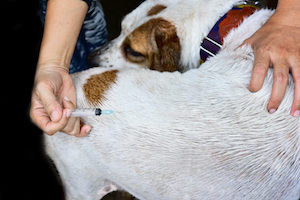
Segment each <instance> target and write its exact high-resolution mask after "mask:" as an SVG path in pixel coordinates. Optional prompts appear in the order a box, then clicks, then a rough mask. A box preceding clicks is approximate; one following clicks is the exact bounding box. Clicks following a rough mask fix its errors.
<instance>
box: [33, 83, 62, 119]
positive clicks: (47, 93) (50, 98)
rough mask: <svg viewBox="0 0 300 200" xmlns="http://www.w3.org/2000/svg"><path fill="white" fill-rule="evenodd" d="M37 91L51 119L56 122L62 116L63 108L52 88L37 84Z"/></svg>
mask: <svg viewBox="0 0 300 200" xmlns="http://www.w3.org/2000/svg"><path fill="white" fill-rule="evenodd" d="M37 93H38V94H39V95H38V96H39V98H40V100H41V102H42V104H43V106H44V109H45V111H46V113H47V114H48V115H49V117H50V119H51V121H53V122H58V121H59V120H60V119H61V118H62V114H63V110H62V106H61V104H60V103H59V102H58V100H57V97H56V96H55V94H54V92H53V89H51V88H50V87H49V86H47V85H43V84H40V85H39V86H37Z"/></svg>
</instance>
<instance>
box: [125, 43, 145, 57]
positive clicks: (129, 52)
mask: <svg viewBox="0 0 300 200" xmlns="http://www.w3.org/2000/svg"><path fill="white" fill-rule="evenodd" d="M124 51H125V53H126V54H127V55H130V56H133V57H143V58H144V57H145V56H144V55H143V54H141V53H140V52H137V51H134V50H133V49H132V48H131V47H130V46H129V45H126V46H125V47H124Z"/></svg>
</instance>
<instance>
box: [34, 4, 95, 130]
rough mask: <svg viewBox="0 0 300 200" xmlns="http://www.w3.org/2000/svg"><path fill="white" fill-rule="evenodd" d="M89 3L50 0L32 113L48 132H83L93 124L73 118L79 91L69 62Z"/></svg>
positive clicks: (38, 123)
mask: <svg viewBox="0 0 300 200" xmlns="http://www.w3.org/2000/svg"><path fill="white" fill-rule="evenodd" d="M87 9H88V6H87V4H86V3H85V2H83V1H81V0H49V1H48V4H47V14H46V20H45V28H44V34H43V39H42V44H41V48H40V54H39V60H38V64H37V70H36V76H35V83H34V88H33V92H32V101H31V108H30V116H31V119H32V121H33V122H34V123H35V124H36V125H37V126H38V127H39V128H41V129H42V130H43V131H44V132H45V133H47V134H54V133H55V132H57V131H63V132H66V133H68V134H72V135H76V136H83V135H86V134H87V132H88V131H89V130H90V128H91V127H90V126H88V125H84V126H81V125H80V120H79V118H70V114H71V109H74V108H75V106H76V92H75V88H74V85H73V82H72V79H71V76H70V75H69V73H68V72H69V65H70V61H71V58H72V55H73V51H74V48H75V44H76V41H77V37H78V35H79V32H80V29H81V26H82V23H83V20H84V17H85V15H86V12H87Z"/></svg>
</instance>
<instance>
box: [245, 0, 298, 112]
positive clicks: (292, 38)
mask: <svg viewBox="0 0 300 200" xmlns="http://www.w3.org/2000/svg"><path fill="white" fill-rule="evenodd" d="M299 10H300V2H299V1H298V0H279V2H278V7H277V10H276V12H275V13H274V15H273V16H272V17H271V18H270V19H269V20H268V21H267V22H266V23H265V25H264V26H262V27H261V28H260V29H259V30H258V31H257V32H256V33H255V34H254V35H253V36H252V37H250V38H249V39H247V40H246V41H245V42H244V43H246V44H250V45H251V46H252V48H253V51H254V55H255V60H254V67H253V70H252V77H251V81H250V85H249V90H250V91H252V92H257V91H258V90H260V89H261V88H262V85H263V82H264V79H265V76H266V75H267V71H268V68H269V66H273V68H274V76H273V77H274V82H273V88H272V93H271V98H270V100H269V103H268V110H269V112H270V113H274V112H275V111H276V110H277V108H278V107H279V105H280V103H281V101H282V99H283V97H284V95H285V90H286V87H287V85H288V78H289V71H291V73H292V76H293V79H294V83H295V89H294V91H295V93H294V101H293V105H292V109H291V114H292V115H293V116H296V117H298V116H300V12H299Z"/></svg>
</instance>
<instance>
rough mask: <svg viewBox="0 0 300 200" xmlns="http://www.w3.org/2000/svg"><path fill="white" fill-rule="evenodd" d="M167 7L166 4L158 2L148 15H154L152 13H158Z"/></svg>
mask: <svg viewBox="0 0 300 200" xmlns="http://www.w3.org/2000/svg"><path fill="white" fill-rule="evenodd" d="M165 8H167V7H166V6H164V5H161V4H157V5H156V6H153V7H152V8H151V9H150V10H149V11H148V12H147V16H152V15H156V14H158V13H160V12H161V11H162V10H164V9H165Z"/></svg>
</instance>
